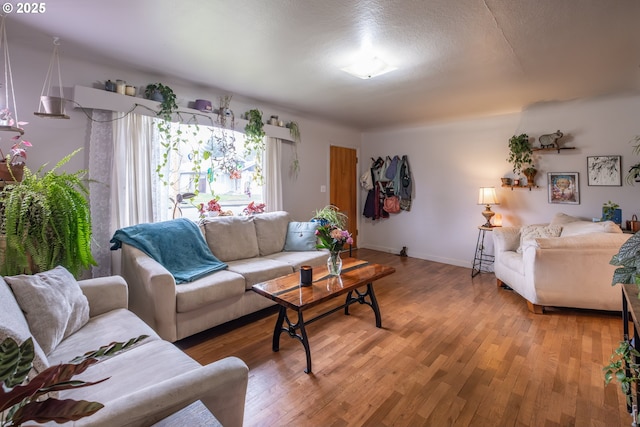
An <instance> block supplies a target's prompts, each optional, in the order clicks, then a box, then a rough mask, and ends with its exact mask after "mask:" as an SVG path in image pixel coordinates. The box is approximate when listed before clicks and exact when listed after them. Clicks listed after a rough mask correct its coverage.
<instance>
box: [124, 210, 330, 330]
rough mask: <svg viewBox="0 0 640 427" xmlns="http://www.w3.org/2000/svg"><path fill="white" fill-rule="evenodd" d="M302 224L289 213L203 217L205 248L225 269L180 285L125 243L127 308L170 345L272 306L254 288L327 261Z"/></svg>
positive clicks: (202, 229)
mask: <svg viewBox="0 0 640 427" xmlns="http://www.w3.org/2000/svg"><path fill="white" fill-rule="evenodd" d="M305 224H307V225H308V223H299V222H295V221H291V218H290V216H289V214H288V213H287V212H270V213H264V214H260V215H255V216H230V217H216V218H211V219H207V220H206V221H205V222H204V223H202V224H201V225H200V229H201V231H202V233H203V234H204V237H205V239H206V243H207V246H208V247H209V249H210V250H211V252H212V253H213V255H214V256H215V257H216V258H218V259H219V260H220V261H223V262H225V263H226V264H227V265H228V268H227V269H225V270H222V271H218V272H215V273H212V274H209V275H207V276H205V277H202V278H199V279H197V280H195V281H193V282H188V283H181V284H176V281H175V280H174V277H173V276H172V275H171V273H169V271H167V269H165V268H164V267H163V266H162V265H160V264H159V263H158V262H156V261H155V260H154V259H152V258H151V257H149V256H147V255H146V254H145V253H143V252H142V251H140V250H138V249H136V248H134V247H132V246H130V245H127V244H123V245H122V275H123V276H124V278H125V279H126V281H127V283H128V284H129V289H130V293H129V305H130V307H131V310H132V311H133V312H134V313H136V314H137V315H138V316H140V317H141V318H142V319H143V320H144V321H145V322H147V324H149V325H150V326H151V327H152V328H153V329H154V330H155V331H156V332H157V333H158V334H159V335H160V337H162V338H163V339H165V340H168V341H172V342H173V341H177V340H180V339H182V338H185V337H188V336H190V335H193V334H196V333H198V332H201V331H204V330H206V329H209V328H212V327H214V326H217V325H220V324H222V323H225V322H228V321H230V320H234V319H237V318H239V317H241V316H244V315H246V314H249V313H253V312H256V311H258V310H261V309H263V308H266V307H268V306H271V305H273V304H274V303H273V302H272V301H271V300H269V299H267V298H264V297H262V296H260V295H258V294H256V293H255V292H253V291H252V290H251V286H252V285H254V284H255V283H259V282H262V281H265V280H270V279H274V278H276V277H279V276H283V275H286V274H289V273H292V272H294V271H297V270H299V268H300V266H301V265H312V266H318V265H323V264H325V263H326V260H327V257H328V255H327V252H326V251H318V250H316V249H315V248H314V246H315V237H312V236H311V235H310V233H312V232H313V230H312V229H311V228H307V229H306V230H303V229H299V228H297V227H298V226H304V225H305ZM296 230H302V231H296ZM302 234H305V237H303V238H305V239H306V244H302V245H301V244H300V242H299V241H294V240H295V239H297V238H298V237H301V236H302ZM294 243H295V244H294ZM286 249H294V250H286Z"/></svg>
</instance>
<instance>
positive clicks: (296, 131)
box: [286, 121, 302, 177]
mask: <svg viewBox="0 0 640 427" xmlns="http://www.w3.org/2000/svg"><path fill="white" fill-rule="evenodd" d="M286 127H287V128H289V134H290V135H291V138H293V159H292V160H291V173H292V175H293V176H294V177H297V176H298V172H300V159H298V143H299V142H302V139H301V138H300V127H299V126H298V123H297V122H293V121H292V122H289V123H287V124H286Z"/></svg>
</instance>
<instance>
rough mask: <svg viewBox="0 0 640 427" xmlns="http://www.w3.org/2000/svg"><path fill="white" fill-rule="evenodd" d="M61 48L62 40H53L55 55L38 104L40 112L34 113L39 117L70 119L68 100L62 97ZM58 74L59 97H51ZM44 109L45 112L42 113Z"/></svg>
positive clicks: (50, 63) (52, 57)
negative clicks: (52, 84)
mask: <svg viewBox="0 0 640 427" xmlns="http://www.w3.org/2000/svg"><path fill="white" fill-rule="evenodd" d="M59 46H60V39H59V38H58V37H54V38H53V54H52V55H51V61H50V62H49V69H48V70H47V75H46V76H45V78H44V85H43V86H42V92H41V93H40V103H39V104H38V111H36V112H34V113H33V114H35V115H36V116H38V117H47V118H51V119H69V116H67V115H66V114H65V112H64V106H65V103H66V99H64V97H63V96H62V73H61V72H60V54H59V53H58V47H59ZM56 72H57V73H58V89H59V93H58V95H59V96H52V95H51V80H52V79H53V76H54V74H55V73H56ZM43 109H44V111H42V110H43Z"/></svg>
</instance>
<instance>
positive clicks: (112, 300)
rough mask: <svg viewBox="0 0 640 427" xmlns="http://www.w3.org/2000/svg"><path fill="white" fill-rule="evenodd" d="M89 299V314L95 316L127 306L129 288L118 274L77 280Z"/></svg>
mask: <svg viewBox="0 0 640 427" xmlns="http://www.w3.org/2000/svg"><path fill="white" fill-rule="evenodd" d="M78 284H79V285H80V289H82V293H83V294H84V295H85V296H86V297H87V300H88V301H89V316H90V317H95V316H97V315H99V314H102V313H107V312H109V311H112V310H116V309H119V308H128V304H129V289H128V287H127V282H126V281H125V280H124V278H122V277H120V276H108V277H97V278H95V279H86V280H80V281H79V282H78Z"/></svg>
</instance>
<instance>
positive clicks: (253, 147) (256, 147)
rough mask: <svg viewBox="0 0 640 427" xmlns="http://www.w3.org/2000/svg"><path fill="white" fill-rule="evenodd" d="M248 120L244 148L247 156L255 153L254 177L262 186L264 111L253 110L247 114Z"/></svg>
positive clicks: (245, 128)
mask: <svg viewBox="0 0 640 427" xmlns="http://www.w3.org/2000/svg"><path fill="white" fill-rule="evenodd" d="M245 114H246V117H247V120H248V123H247V125H246V126H245V127H244V133H245V139H244V148H245V150H246V155H247V156H249V155H251V153H255V172H254V175H253V179H254V181H256V182H257V183H258V185H262V184H263V182H264V176H263V175H262V156H263V153H264V146H265V142H264V136H265V135H266V134H265V132H264V123H262V111H260V110H257V109H253V110H249V111H247V112H246V113H245Z"/></svg>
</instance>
